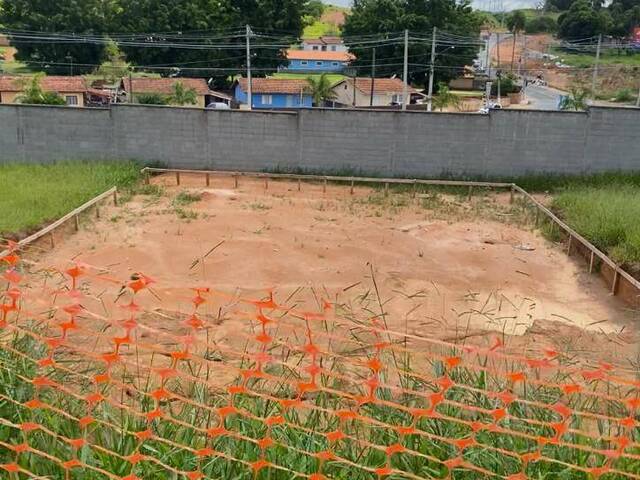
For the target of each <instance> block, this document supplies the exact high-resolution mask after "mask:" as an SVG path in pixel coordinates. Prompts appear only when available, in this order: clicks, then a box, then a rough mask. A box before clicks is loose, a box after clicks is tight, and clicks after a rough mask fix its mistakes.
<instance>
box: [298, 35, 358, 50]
mask: <svg viewBox="0 0 640 480" xmlns="http://www.w3.org/2000/svg"><path fill="white" fill-rule="evenodd" d="M302 49H303V50H311V51H314V50H315V51H319V52H348V51H349V48H348V47H347V46H346V45H345V44H344V42H343V41H342V39H341V38H340V37H320V38H309V39H307V40H303V41H302Z"/></svg>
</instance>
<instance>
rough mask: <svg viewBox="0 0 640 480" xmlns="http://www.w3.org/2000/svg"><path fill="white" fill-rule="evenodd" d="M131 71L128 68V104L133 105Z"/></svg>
mask: <svg viewBox="0 0 640 480" xmlns="http://www.w3.org/2000/svg"><path fill="white" fill-rule="evenodd" d="M132 72H133V69H132V68H129V103H133V73H132Z"/></svg>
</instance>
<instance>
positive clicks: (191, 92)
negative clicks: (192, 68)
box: [169, 82, 198, 105]
mask: <svg viewBox="0 0 640 480" xmlns="http://www.w3.org/2000/svg"><path fill="white" fill-rule="evenodd" d="M169 102H170V103H171V104H173V105H195V104H197V103H198V95H197V93H196V90H195V89H194V88H187V87H185V86H184V83H182V82H176V83H174V84H173V93H172V94H171V97H169Z"/></svg>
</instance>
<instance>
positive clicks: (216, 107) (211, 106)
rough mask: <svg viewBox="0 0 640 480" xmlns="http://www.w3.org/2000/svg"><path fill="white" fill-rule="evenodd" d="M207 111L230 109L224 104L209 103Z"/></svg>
mask: <svg viewBox="0 0 640 480" xmlns="http://www.w3.org/2000/svg"><path fill="white" fill-rule="evenodd" d="M207 110H231V107H230V106H229V104H227V103H224V102H211V103H210V104H209V105H207Z"/></svg>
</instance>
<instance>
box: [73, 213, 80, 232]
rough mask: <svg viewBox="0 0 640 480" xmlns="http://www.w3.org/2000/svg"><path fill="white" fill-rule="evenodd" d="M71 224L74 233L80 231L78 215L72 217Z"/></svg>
mask: <svg viewBox="0 0 640 480" xmlns="http://www.w3.org/2000/svg"><path fill="white" fill-rule="evenodd" d="M73 223H74V225H75V227H76V232H77V231H78V230H80V219H79V218H78V215H74V216H73Z"/></svg>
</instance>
